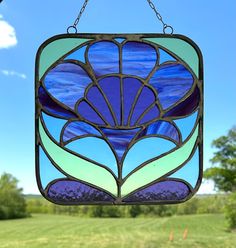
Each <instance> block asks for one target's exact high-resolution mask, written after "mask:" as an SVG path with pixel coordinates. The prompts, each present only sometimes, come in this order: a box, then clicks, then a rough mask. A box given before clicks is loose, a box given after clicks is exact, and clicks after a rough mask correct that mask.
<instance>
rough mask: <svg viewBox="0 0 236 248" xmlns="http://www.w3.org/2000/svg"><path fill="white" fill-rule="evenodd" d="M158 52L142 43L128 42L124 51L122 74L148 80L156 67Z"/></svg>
mask: <svg viewBox="0 0 236 248" xmlns="http://www.w3.org/2000/svg"><path fill="white" fill-rule="evenodd" d="M156 62H157V52H156V49H155V48H154V47H152V46H151V45H149V44H145V43H142V42H133V41H130V42H127V43H125V44H124V46H123V50H122V73H123V74H127V75H135V76H138V77H142V78H146V77H148V75H149V74H150V72H151V71H152V69H153V68H154V67H155V65H156Z"/></svg>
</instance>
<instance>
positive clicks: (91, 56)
mask: <svg viewBox="0 0 236 248" xmlns="http://www.w3.org/2000/svg"><path fill="white" fill-rule="evenodd" d="M88 60H89V62H90V64H91V66H92V68H93V70H94V73H95V76H96V77H100V76H102V75H106V74H112V73H119V48H118V46H117V45H116V44H114V43H113V42H109V41H100V42H96V43H94V44H92V45H91V46H90V48H89V50H88Z"/></svg>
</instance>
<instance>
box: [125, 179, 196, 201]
mask: <svg viewBox="0 0 236 248" xmlns="http://www.w3.org/2000/svg"><path fill="white" fill-rule="evenodd" d="M190 193H191V190H190V188H189V187H188V186H187V185H186V184H185V183H183V182H181V181H177V180H168V181H167V180H166V181H162V182H158V183H154V184H152V185H151V186H148V187H147V188H145V189H142V190H140V191H137V192H135V193H134V194H131V195H130V196H128V197H127V198H125V199H124V200H123V201H124V202H155V201H181V200H184V199H185V198H186V197H187V196H188V195H189V194H190Z"/></svg>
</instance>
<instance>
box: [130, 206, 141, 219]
mask: <svg viewBox="0 0 236 248" xmlns="http://www.w3.org/2000/svg"><path fill="white" fill-rule="evenodd" d="M129 214H130V216H131V217H132V218H135V217H137V216H138V215H140V214H141V206H140V205H132V206H130V209H129Z"/></svg>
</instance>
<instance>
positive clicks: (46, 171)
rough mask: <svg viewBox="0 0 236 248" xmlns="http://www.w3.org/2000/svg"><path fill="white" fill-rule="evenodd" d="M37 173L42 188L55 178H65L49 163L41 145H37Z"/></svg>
mask: <svg viewBox="0 0 236 248" xmlns="http://www.w3.org/2000/svg"><path fill="white" fill-rule="evenodd" d="M39 175H40V180H41V184H42V187H43V189H45V188H46V187H47V185H48V184H49V183H50V182H51V181H53V180H55V179H58V178H66V176H65V175H64V174H62V173H61V172H60V171H59V170H57V168H56V167H55V166H54V165H53V164H52V163H51V161H50V160H49V159H48V157H47V156H46V154H45V153H44V151H43V149H42V148H41V147H39Z"/></svg>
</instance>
